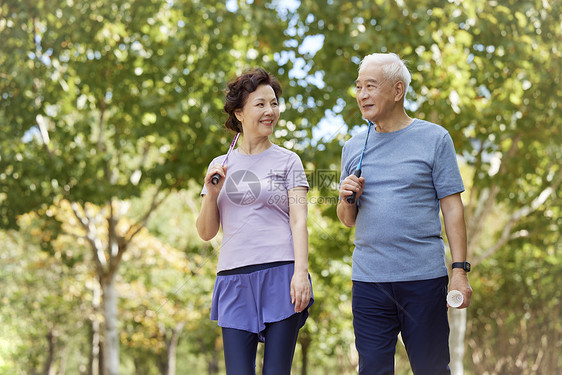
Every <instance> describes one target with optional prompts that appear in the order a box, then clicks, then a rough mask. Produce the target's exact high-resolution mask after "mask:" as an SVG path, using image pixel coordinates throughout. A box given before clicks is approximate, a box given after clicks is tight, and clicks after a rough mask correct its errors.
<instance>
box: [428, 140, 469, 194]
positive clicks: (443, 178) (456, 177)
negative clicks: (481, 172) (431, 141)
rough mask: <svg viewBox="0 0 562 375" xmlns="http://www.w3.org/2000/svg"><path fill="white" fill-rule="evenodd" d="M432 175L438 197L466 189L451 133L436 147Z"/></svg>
mask: <svg viewBox="0 0 562 375" xmlns="http://www.w3.org/2000/svg"><path fill="white" fill-rule="evenodd" d="M432 176H433V184H434V186H435V191H436V192H437V198H438V199H441V198H444V197H447V196H449V195H452V194H456V193H462V192H463V191H464V184H463V181H462V177H461V173H460V170H459V165H458V163H457V154H456V153H455V146H454V144H453V140H452V138H451V136H450V135H449V133H446V134H445V135H444V136H443V138H441V142H440V143H439V144H438V145H437V147H436V150H435V158H434V163H433V172H432Z"/></svg>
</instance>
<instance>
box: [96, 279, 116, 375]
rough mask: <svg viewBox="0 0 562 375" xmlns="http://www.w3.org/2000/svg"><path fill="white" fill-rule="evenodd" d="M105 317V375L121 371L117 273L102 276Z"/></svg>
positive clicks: (114, 374)
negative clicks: (116, 288) (116, 287)
mask: <svg viewBox="0 0 562 375" xmlns="http://www.w3.org/2000/svg"><path fill="white" fill-rule="evenodd" d="M100 283H101V289H102V293H103V317H104V322H105V336H104V350H103V352H104V356H103V357H104V361H103V362H104V366H103V375H117V374H118V373H119V336H118V335H119V332H118V331H117V293H116V290H115V275H114V274H111V275H108V276H107V277H105V278H102V279H101V281H100Z"/></svg>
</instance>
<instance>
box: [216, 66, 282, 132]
mask: <svg viewBox="0 0 562 375" xmlns="http://www.w3.org/2000/svg"><path fill="white" fill-rule="evenodd" d="M261 85H268V86H271V88H272V89H273V91H274V92H275V97H276V98H277V100H279V97H280V96H281V92H282V90H281V85H280V84H279V81H277V79H276V78H275V77H273V76H272V75H271V74H269V73H268V72H267V71H265V69H262V68H256V69H252V70H249V71H247V72H246V73H244V74H242V75H241V76H239V77H236V78H235V79H234V80H233V81H232V82H230V83H229V84H228V89H227V90H226V101H225V103H224V111H225V112H226V113H227V114H228V119H227V120H226V122H225V123H224V126H225V127H226V128H227V129H230V130H233V131H235V132H240V133H241V132H242V124H241V123H240V121H238V119H237V118H236V115H235V114H234V112H235V111H236V110H238V109H241V108H242V107H244V105H245V104H246V101H247V100H248V96H249V95H250V93H252V92H254V91H256V90H257V88H258V87H259V86H261Z"/></svg>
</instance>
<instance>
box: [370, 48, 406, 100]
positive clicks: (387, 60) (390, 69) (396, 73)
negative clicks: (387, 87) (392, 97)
mask: <svg viewBox="0 0 562 375" xmlns="http://www.w3.org/2000/svg"><path fill="white" fill-rule="evenodd" d="M367 64H375V65H380V66H381V68H382V71H383V73H384V75H385V77H386V79H389V80H391V81H393V82H397V81H402V82H404V85H405V86H406V87H405V91H408V86H410V82H411V81H412V76H411V75H410V72H409V71H408V68H407V67H406V61H404V60H402V59H400V57H399V56H398V55H397V54H395V53H392V52H391V53H372V54H370V55H367V56H365V57H364V58H363V60H362V61H361V64H359V71H361V68H362V67H363V66H364V65H367Z"/></svg>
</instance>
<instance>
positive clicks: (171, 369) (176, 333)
mask: <svg viewBox="0 0 562 375" xmlns="http://www.w3.org/2000/svg"><path fill="white" fill-rule="evenodd" d="M183 327H185V322H180V323H178V324H176V326H175V327H174V329H173V330H172V336H171V337H170V341H169V342H167V343H166V347H167V355H168V365H167V372H166V375H176V353H177V349H178V342H179V339H180V334H181V332H182V331H183Z"/></svg>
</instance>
